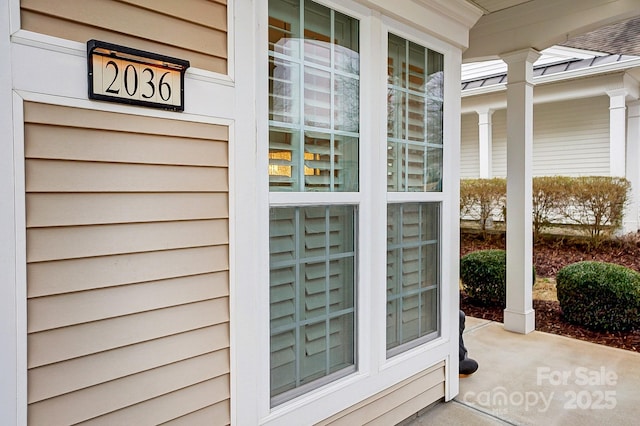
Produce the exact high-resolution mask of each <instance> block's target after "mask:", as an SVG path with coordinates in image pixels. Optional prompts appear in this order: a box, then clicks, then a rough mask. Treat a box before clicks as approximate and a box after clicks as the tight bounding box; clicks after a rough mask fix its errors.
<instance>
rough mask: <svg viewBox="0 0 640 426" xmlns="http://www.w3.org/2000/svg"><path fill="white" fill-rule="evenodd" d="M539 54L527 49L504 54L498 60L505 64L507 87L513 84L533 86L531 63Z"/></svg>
mask: <svg viewBox="0 0 640 426" xmlns="http://www.w3.org/2000/svg"><path fill="white" fill-rule="evenodd" d="M539 57H540V52H538V51H537V50H535V49H531V48H527V49H522V50H516V51H514V52H509V53H504V54H502V55H500V58H501V59H502V60H503V61H504V62H505V63H506V64H507V85H509V84H514V83H526V84H528V85H532V84H533V63H534V62H535V61H536V60H538V58H539Z"/></svg>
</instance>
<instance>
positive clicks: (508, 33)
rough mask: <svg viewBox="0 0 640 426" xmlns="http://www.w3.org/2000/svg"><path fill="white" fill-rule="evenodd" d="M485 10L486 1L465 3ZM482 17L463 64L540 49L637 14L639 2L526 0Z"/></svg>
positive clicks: (475, 28)
mask: <svg viewBox="0 0 640 426" xmlns="http://www.w3.org/2000/svg"><path fill="white" fill-rule="evenodd" d="M469 1H472V2H473V3H474V4H479V5H481V6H482V7H484V8H486V9H487V10H491V9H489V8H488V7H487V6H488V5H489V3H493V2H491V1H490V0H469ZM518 3H519V4H516V5H512V6H511V7H506V8H503V9H500V10H497V11H495V12H491V13H488V14H485V15H484V16H482V18H480V19H479V20H478V23H477V24H476V25H475V26H474V27H473V28H472V29H471V31H470V33H469V49H467V50H466V51H465V52H464V54H463V58H464V61H465V62H472V61H477V60H487V59H497V58H498V57H499V55H500V54H503V53H508V52H512V51H516V50H520V49H524V48H530V47H531V48H534V49H536V50H539V51H541V50H543V49H546V48H547V47H550V46H552V45H554V44H560V43H562V42H564V41H566V40H567V39H568V38H570V37H572V36H575V35H579V34H582V33H584V32H587V31H591V30H593V29H596V28H599V27H601V26H604V25H608V24H612V23H615V22H618V21H621V20H624V19H627V18H630V17H633V16H637V15H638V13H639V12H640V0H580V1H575V0H553V1H550V0H530V1H526V2H524V3H522V2H518Z"/></svg>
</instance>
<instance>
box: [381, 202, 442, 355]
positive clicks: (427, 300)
mask: <svg viewBox="0 0 640 426" xmlns="http://www.w3.org/2000/svg"><path fill="white" fill-rule="evenodd" d="M439 229H440V204H438V203H407V204H390V205H389V206H388V208H387V350H390V349H394V348H398V351H399V350H403V349H405V348H409V347H413V346H415V345H417V344H420V343H422V342H424V341H427V340H431V339H433V338H435V337H437V336H438V333H439V328H438V323H439V313H438V309H439V303H438V295H439V289H440V273H439V271H440V269H439V268H440V267H439V265H440V259H439V253H440V239H439ZM395 353H396V351H392V352H391V353H390V354H391V355H393V354H395Z"/></svg>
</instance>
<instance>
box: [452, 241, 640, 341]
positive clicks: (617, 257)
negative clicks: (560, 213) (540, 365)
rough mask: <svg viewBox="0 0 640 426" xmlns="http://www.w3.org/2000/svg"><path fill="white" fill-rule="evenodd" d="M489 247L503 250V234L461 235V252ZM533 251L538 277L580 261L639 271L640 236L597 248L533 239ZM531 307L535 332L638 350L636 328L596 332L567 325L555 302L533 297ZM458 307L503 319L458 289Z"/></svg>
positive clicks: (497, 311)
mask: <svg viewBox="0 0 640 426" xmlns="http://www.w3.org/2000/svg"><path fill="white" fill-rule="evenodd" d="M490 248H500V249H504V248H505V240H504V235H503V234H502V235H501V234H497V235H489V236H487V237H486V238H482V237H481V236H479V235H478V234H475V233H465V232H463V233H462V234H461V238H460V253H461V255H465V254H467V253H470V252H472V251H476V250H484V249H490ZM533 252H534V254H533V257H534V266H535V268H536V274H537V276H538V277H550V278H555V275H556V273H557V272H558V271H559V270H560V269H561V268H562V267H564V266H565V265H568V264H571V263H575V262H579V261H582V260H598V261H603V262H611V263H617V264H620V265H623V266H626V267H629V268H631V269H634V270H636V271H640V237H638V236H633V237H626V238H623V239H617V240H614V241H607V242H605V243H603V244H602V245H601V246H600V247H599V248H598V249H592V248H590V247H589V246H588V244H587V243H586V242H584V241H582V240H578V239H567V238H547V239H544V240H541V241H537V242H536V243H535V244H534V249H533ZM533 308H534V310H535V312H536V330H538V331H543V332H547V333H553V334H559V335H561V336H567V337H572V338H575V339H580V340H586V341H588V342H592V343H597V344H601V345H606V346H611V347H616V348H621V349H626V350H630V351H635V352H640V330H634V331H628V332H598V331H592V330H589V329H587V328H584V327H581V326H579V325H574V324H570V323H568V322H566V321H565V320H564V319H563V317H562V310H561V309H560V304H559V303H558V302H557V301H549V300H535V297H534V301H533ZM460 309H462V310H463V311H464V312H465V314H466V315H468V316H472V317H475V318H483V319H487V320H491V321H497V322H503V308H501V307H495V308H491V307H478V306H474V305H473V304H472V303H470V301H469V299H468V297H467V296H466V294H465V293H464V291H461V292H460Z"/></svg>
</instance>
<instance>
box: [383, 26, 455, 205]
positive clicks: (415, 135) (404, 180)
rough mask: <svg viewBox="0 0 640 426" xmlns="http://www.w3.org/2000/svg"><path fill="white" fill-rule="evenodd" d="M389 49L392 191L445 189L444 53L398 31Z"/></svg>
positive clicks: (389, 172)
mask: <svg viewBox="0 0 640 426" xmlns="http://www.w3.org/2000/svg"><path fill="white" fill-rule="evenodd" d="M388 49H389V57H388V59H387V63H388V67H387V144H388V148H389V149H388V151H387V190H388V191H394V192H425V191H441V190H442V182H441V176H442V167H443V166H442V148H443V133H442V120H443V115H442V111H443V83H444V80H443V75H444V73H443V56H442V54H440V53H437V52H434V51H432V50H429V49H427V48H424V47H422V46H420V45H418V44H416V43H412V42H409V41H407V40H404V39H402V38H400V37H398V36H395V35H393V34H389V40H388ZM434 151H437V152H434Z"/></svg>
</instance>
